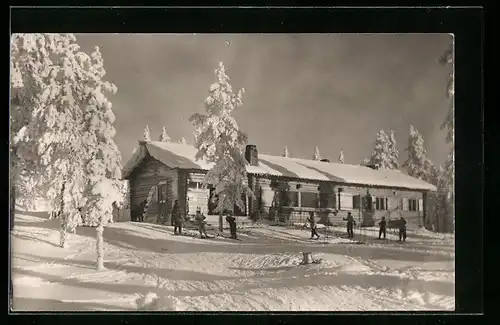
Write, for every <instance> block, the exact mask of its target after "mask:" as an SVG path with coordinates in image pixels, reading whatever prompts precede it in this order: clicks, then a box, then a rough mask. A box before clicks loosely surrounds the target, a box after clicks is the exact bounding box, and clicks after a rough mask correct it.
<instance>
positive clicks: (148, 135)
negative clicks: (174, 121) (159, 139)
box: [144, 125, 151, 142]
mask: <svg viewBox="0 0 500 325" xmlns="http://www.w3.org/2000/svg"><path fill="white" fill-rule="evenodd" d="M144 141H147V142H151V131H150V130H149V126H148V125H146V127H145V128H144Z"/></svg>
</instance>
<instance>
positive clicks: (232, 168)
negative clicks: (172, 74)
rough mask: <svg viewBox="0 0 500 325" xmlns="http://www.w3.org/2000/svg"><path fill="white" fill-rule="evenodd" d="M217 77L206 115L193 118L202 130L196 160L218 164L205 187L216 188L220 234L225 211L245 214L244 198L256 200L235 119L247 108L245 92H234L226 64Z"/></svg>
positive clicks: (211, 89) (193, 121) (206, 177)
mask: <svg viewBox="0 0 500 325" xmlns="http://www.w3.org/2000/svg"><path fill="white" fill-rule="evenodd" d="M215 77H216V81H215V83H214V84H212V85H211V86H210V89H209V96H208V97H207V98H206V100H205V110H206V114H199V113H196V114H193V115H192V116H191V117H190V121H191V122H192V123H193V125H194V126H195V127H196V128H199V129H200V130H201V131H200V133H199V136H198V137H197V141H196V143H195V146H196V148H197V149H198V152H197V154H196V158H197V159H202V158H204V159H205V160H206V161H207V162H209V163H213V164H214V166H213V167H212V169H210V170H209V171H208V173H207V175H206V176H205V184H206V185H208V184H211V185H214V186H215V193H214V194H215V195H216V196H217V198H218V199H217V206H216V208H215V211H216V212H218V213H219V231H221V232H222V231H223V227H222V225H223V220H222V213H223V211H225V210H230V211H233V209H234V205H235V204H236V205H237V206H238V207H239V208H240V209H242V210H243V209H244V207H245V202H243V200H242V197H243V196H244V195H248V196H251V197H252V199H255V196H254V194H253V193H252V191H251V190H250V188H249V187H248V186H247V185H246V184H245V180H246V178H247V174H246V160H245V157H244V150H245V145H246V142H247V136H246V135H245V134H244V133H243V132H241V131H240V130H239V128H238V123H237V122H236V120H235V119H234V117H233V116H232V115H231V114H232V112H233V110H234V109H235V108H237V107H240V106H242V105H243V102H242V95H243V92H244V89H241V90H239V91H238V92H234V91H233V89H232V86H231V85H230V84H229V80H230V78H229V76H228V75H227V74H226V71H225V68H224V64H223V63H222V62H221V63H219V66H218V67H217V69H215Z"/></svg>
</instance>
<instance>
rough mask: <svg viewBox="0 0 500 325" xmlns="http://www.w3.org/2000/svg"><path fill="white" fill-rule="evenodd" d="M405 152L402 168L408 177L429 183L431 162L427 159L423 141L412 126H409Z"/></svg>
mask: <svg viewBox="0 0 500 325" xmlns="http://www.w3.org/2000/svg"><path fill="white" fill-rule="evenodd" d="M405 150H406V152H407V153H408V158H407V160H406V161H405V162H404V163H403V167H404V168H406V169H407V171H408V175H410V176H413V177H416V178H419V179H422V180H424V181H429V180H430V167H431V162H430V160H429V158H428V157H427V151H426V150H425V147H424V139H423V137H422V135H421V134H420V133H419V132H418V130H417V129H416V128H414V127H413V125H410V132H409V137H408V147H407V148H406V149H405Z"/></svg>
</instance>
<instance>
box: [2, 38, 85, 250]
mask: <svg viewBox="0 0 500 325" xmlns="http://www.w3.org/2000/svg"><path fill="white" fill-rule="evenodd" d="M11 42H12V43H11V114H12V115H11V132H12V133H11V139H12V140H13V141H12V147H13V153H14V155H13V158H14V159H13V164H14V166H13V167H14V168H13V170H18V169H17V168H19V167H22V168H23V169H24V170H29V171H30V172H31V173H30V174H31V176H30V178H31V179H30V183H31V184H32V185H33V186H34V187H36V188H39V189H40V188H42V189H48V191H47V192H46V193H43V194H42V195H45V196H46V198H47V199H49V201H51V206H52V207H53V209H54V208H55V209H56V210H59V211H60V212H61V246H64V241H65V238H66V231H67V230H68V229H69V230H72V229H74V227H75V225H76V224H77V217H76V215H77V208H78V206H79V204H80V203H79V202H80V201H81V200H82V194H81V191H82V187H83V185H84V183H85V177H86V176H85V173H84V170H83V160H82V157H83V156H84V155H83V152H82V151H83V144H82V132H83V128H82V124H83V112H82V109H81V107H80V101H81V97H82V96H85V93H83V91H82V89H81V88H82V84H81V83H79V82H75V79H76V78H80V79H83V78H86V77H87V73H86V72H82V71H81V70H79V71H78V72H80V73H79V74H78V75H77V76H75V71H74V69H73V68H74V67H75V66H78V65H79V64H81V61H82V54H81V52H79V51H78V50H79V47H78V45H77V44H76V39H75V37H74V35H72V34H14V35H13V36H12V39H11ZM13 174H14V175H19V173H18V172H17V171H15V172H14V173H13ZM14 177H15V178H16V179H19V177H18V176H14ZM63 185H64V186H63Z"/></svg>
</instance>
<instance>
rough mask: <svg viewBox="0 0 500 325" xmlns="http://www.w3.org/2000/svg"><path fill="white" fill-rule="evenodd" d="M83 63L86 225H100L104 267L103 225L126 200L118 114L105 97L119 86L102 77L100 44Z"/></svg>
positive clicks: (99, 256) (99, 265)
mask: <svg viewBox="0 0 500 325" xmlns="http://www.w3.org/2000/svg"><path fill="white" fill-rule="evenodd" d="M83 62H84V63H85V65H84V68H86V71H87V72H88V73H89V75H88V79H87V80H86V81H87V82H86V85H85V86H87V88H86V89H85V92H84V94H85V98H86V101H85V102H84V105H83V107H84V109H83V110H84V114H85V115H84V122H85V124H84V128H85V132H84V137H83V141H84V143H85V148H86V149H87V151H88V154H87V156H86V158H87V159H86V161H85V163H86V164H85V171H86V175H87V178H88V181H87V184H86V187H85V192H84V193H85V199H86V204H85V206H84V208H83V211H84V214H83V219H84V222H85V223H86V224H88V225H93V226H97V228H96V231H97V245H96V249H97V268H98V269H103V268H104V247H103V232H104V227H105V226H106V225H107V224H108V223H109V222H110V221H112V220H113V205H114V204H118V205H121V204H122V203H123V200H124V197H123V195H122V192H123V182H122V181H121V155H120V151H119V149H118V146H117V145H116V143H115V142H114V137H115V135H116V130H115V128H114V125H113V124H114V122H115V115H114V114H113V111H112V104H111V102H110V101H109V100H108V99H107V98H106V96H105V93H111V94H114V93H116V91H117V89H116V86H115V85H114V84H112V83H109V82H106V81H104V80H102V78H103V77H104V76H105V75H106V71H105V70H104V60H103V59H102V56H101V53H100V52H99V48H98V47H96V48H95V50H94V52H93V53H92V54H91V55H90V56H87V57H85V56H83ZM84 71H85V70H84ZM80 82H82V81H80Z"/></svg>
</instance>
